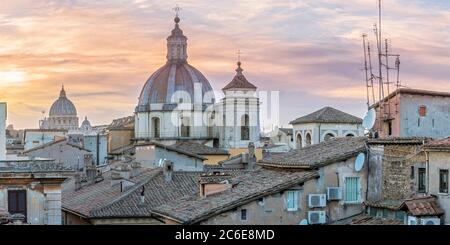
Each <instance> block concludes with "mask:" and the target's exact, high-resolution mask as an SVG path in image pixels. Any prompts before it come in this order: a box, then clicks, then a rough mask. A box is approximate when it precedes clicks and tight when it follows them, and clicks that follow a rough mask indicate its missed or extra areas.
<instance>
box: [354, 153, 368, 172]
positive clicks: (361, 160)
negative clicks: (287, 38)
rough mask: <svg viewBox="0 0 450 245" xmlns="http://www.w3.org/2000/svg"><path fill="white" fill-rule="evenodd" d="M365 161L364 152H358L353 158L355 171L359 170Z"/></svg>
mask: <svg viewBox="0 0 450 245" xmlns="http://www.w3.org/2000/svg"><path fill="white" fill-rule="evenodd" d="M365 161H366V155H365V154H364V153H362V152H361V153H359V154H358V156H357V157H356V160H355V171H356V172H359V171H361V169H362V168H363V167H364V162H365Z"/></svg>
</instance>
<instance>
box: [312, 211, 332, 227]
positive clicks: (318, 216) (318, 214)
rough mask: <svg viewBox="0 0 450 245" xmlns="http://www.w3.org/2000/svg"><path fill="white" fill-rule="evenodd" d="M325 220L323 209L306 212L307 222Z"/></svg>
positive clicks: (323, 221)
mask: <svg viewBox="0 0 450 245" xmlns="http://www.w3.org/2000/svg"><path fill="white" fill-rule="evenodd" d="M326 222H327V216H326V213H325V211H309V212H308V224H311V225H315V224H325V223H326Z"/></svg>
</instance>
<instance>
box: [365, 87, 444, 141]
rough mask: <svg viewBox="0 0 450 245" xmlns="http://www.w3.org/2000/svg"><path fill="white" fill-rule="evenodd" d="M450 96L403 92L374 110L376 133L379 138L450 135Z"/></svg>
mask: <svg viewBox="0 0 450 245" xmlns="http://www.w3.org/2000/svg"><path fill="white" fill-rule="evenodd" d="M449 107H450V93H447V92H437V91H426V90H418V89H407V88H401V89H398V90H396V91H394V92H392V93H391V94H389V95H388V96H387V97H386V98H384V99H383V100H382V101H381V102H379V103H376V104H374V105H372V106H371V108H374V109H375V110H376V122H375V126H374V128H373V131H375V132H377V133H378V135H379V136H380V137H388V136H391V137H431V138H437V139H439V138H444V137H447V136H449V135H450V127H448V125H449V123H450V111H449V109H448V108H449Z"/></svg>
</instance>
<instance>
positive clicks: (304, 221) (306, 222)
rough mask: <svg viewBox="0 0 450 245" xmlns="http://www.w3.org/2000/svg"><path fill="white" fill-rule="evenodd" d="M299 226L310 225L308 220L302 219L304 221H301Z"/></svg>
mask: <svg viewBox="0 0 450 245" xmlns="http://www.w3.org/2000/svg"><path fill="white" fill-rule="evenodd" d="M298 224H299V225H308V220H307V219H302V221H300V223H298Z"/></svg>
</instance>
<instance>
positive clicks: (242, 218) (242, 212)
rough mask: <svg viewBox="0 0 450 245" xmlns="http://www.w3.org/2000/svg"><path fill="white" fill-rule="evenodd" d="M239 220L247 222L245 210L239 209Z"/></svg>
mask: <svg viewBox="0 0 450 245" xmlns="http://www.w3.org/2000/svg"><path fill="white" fill-rule="evenodd" d="M241 220H243V221H245V220H247V209H241Z"/></svg>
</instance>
